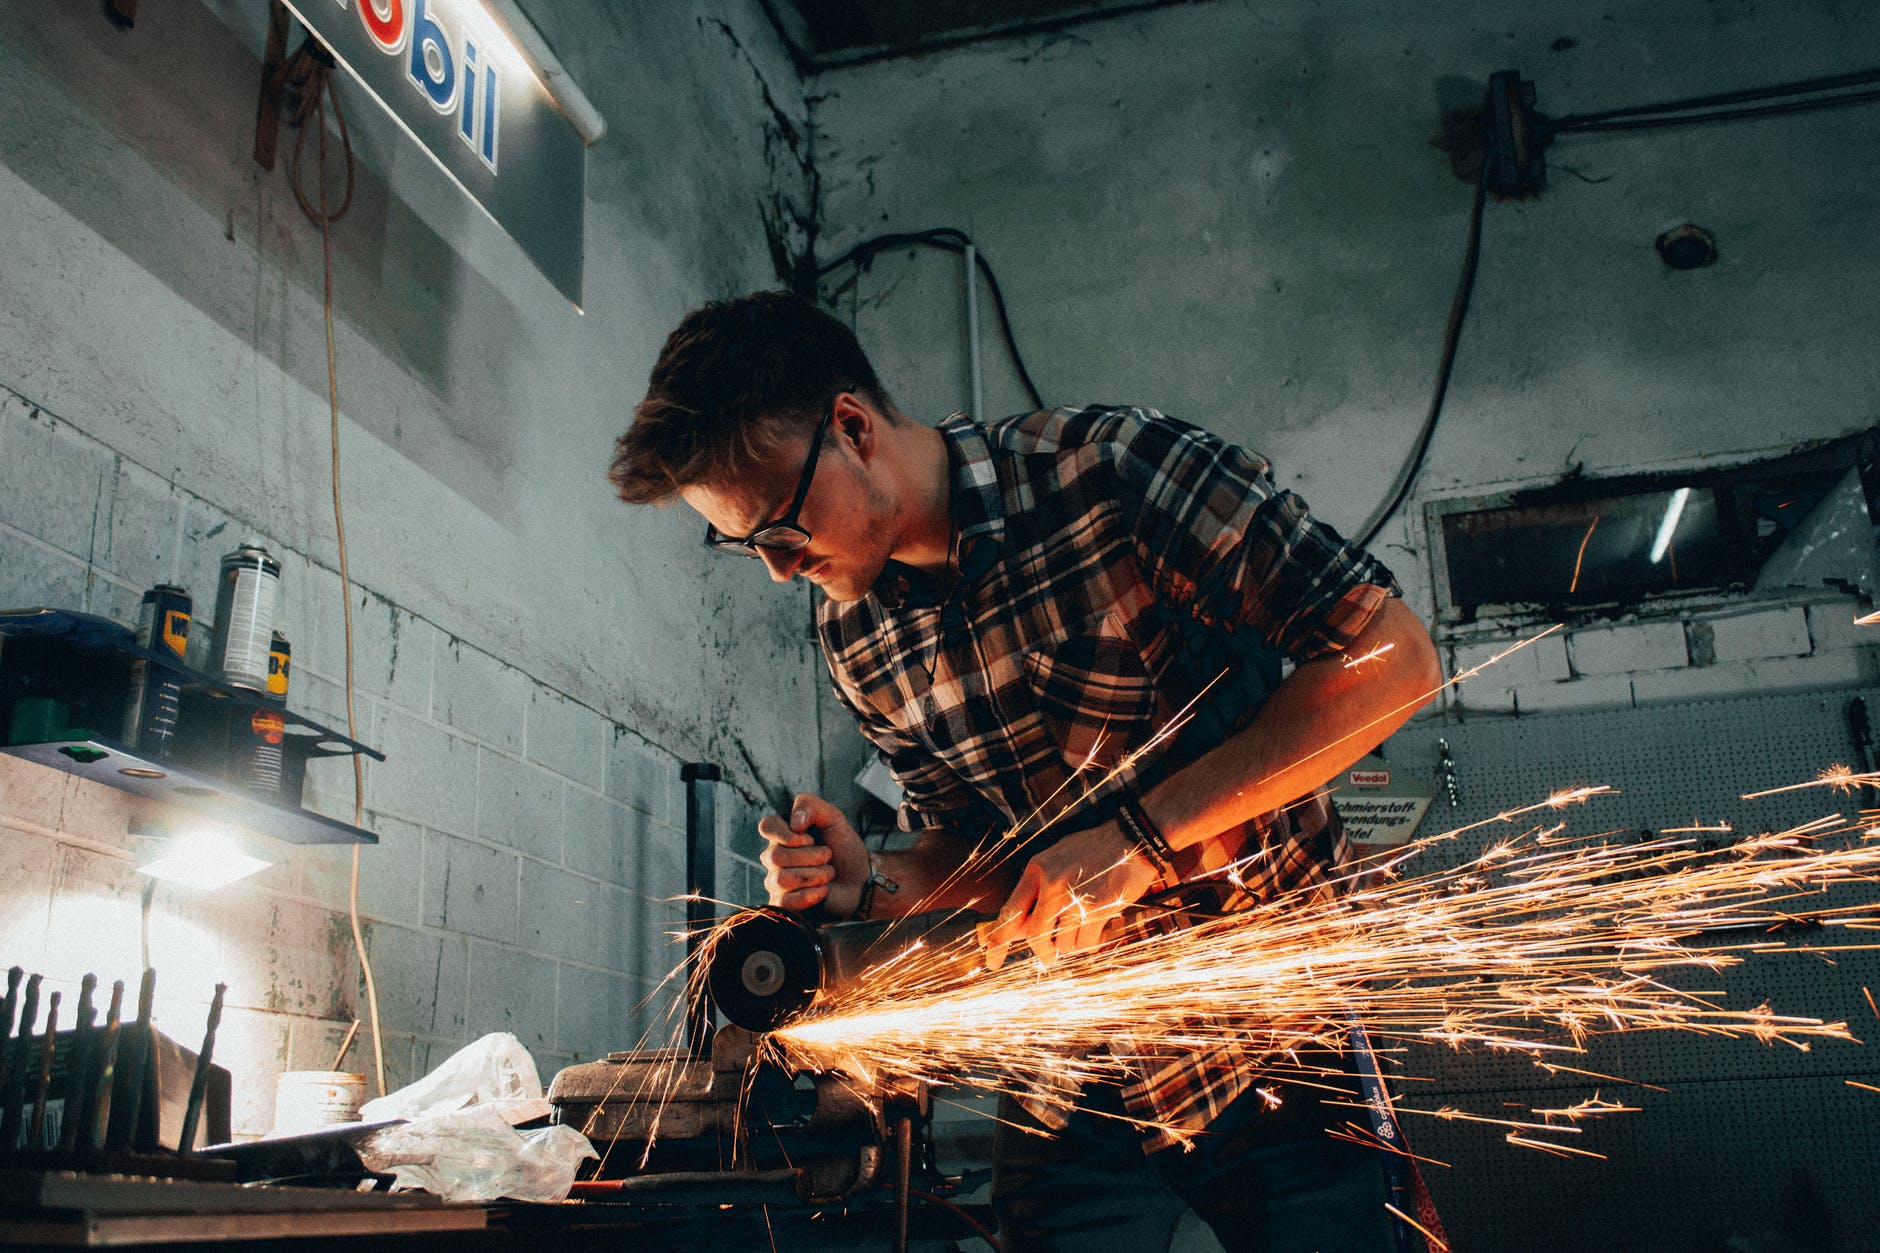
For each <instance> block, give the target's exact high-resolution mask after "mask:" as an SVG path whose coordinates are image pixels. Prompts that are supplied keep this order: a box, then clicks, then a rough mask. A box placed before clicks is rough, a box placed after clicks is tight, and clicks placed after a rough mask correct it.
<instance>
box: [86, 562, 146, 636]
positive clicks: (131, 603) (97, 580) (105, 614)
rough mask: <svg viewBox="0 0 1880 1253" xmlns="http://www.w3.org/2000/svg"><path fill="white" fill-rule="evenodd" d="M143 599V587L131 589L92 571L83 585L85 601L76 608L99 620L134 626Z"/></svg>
mask: <svg viewBox="0 0 1880 1253" xmlns="http://www.w3.org/2000/svg"><path fill="white" fill-rule="evenodd" d="M143 598H144V588H143V587H133V586H132V585H130V584H129V583H125V582H122V581H120V580H118V579H115V578H112V577H110V576H109V575H105V574H101V573H99V572H98V571H97V570H95V569H94V570H93V571H92V572H91V577H90V579H88V580H87V581H86V583H85V599H84V601H83V603H82V604H81V605H80V606H78V607H79V608H82V609H83V610H84V611H85V612H86V613H95V614H97V615H98V616H99V617H101V618H109V619H111V621H113V622H122V623H123V624H124V625H125V626H135V625H136V624H137V611H138V608H139V605H140V602H142V600H143Z"/></svg>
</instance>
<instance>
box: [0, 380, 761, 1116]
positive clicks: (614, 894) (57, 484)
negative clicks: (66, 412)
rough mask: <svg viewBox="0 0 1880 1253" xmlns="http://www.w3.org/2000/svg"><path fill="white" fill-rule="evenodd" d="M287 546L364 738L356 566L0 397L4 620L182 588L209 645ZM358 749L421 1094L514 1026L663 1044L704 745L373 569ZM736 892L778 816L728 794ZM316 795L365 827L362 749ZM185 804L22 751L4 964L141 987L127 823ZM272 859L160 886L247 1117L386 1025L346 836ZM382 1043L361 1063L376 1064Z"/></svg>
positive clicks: (572, 1056)
mask: <svg viewBox="0 0 1880 1253" xmlns="http://www.w3.org/2000/svg"><path fill="white" fill-rule="evenodd" d="M250 538H252V539H258V540H260V541H261V542H262V543H263V544H264V545H265V546H266V547H267V548H268V549H269V551H270V552H271V553H273V554H274V555H275V556H276V557H277V558H279V559H280V561H281V563H282V591H283V595H282V604H281V611H280V616H279V622H280V625H281V628H282V630H283V631H284V632H285V633H286V634H287V635H288V636H289V638H290V639H291V640H292V642H293V644H294V660H295V675H294V680H293V686H292V690H291V692H290V696H289V707H290V708H292V709H294V710H295V711H296V712H299V713H303V714H306V715H307V716H309V717H312V718H315V719H316V720H319V721H322V722H324V723H326V724H327V725H329V726H333V727H336V728H338V729H341V730H344V729H345V727H346V708H345V704H346V702H345V689H344V678H345V674H344V672H345V643H344V627H343V623H342V612H341V605H340V599H339V598H340V595H341V593H340V581H339V576H338V574H337V572H335V571H334V570H332V569H330V568H328V567H327V566H326V565H324V564H322V563H320V562H319V561H316V560H314V559H311V558H309V557H308V556H307V555H306V554H305V553H304V552H302V551H301V550H300V548H299V547H297V546H296V544H295V543H294V541H293V539H292V537H280V536H273V535H269V534H266V533H265V532H263V531H261V530H260V529H259V528H257V527H256V526H254V525H253V524H252V523H251V522H250V521H249V520H246V519H241V518H237V517H234V516H232V515H230V514H228V513H226V512H223V511H222V510H220V509H218V508H217V507H216V505H215V504H214V503H213V502H210V501H207V500H204V499H202V498H201V497H199V496H196V495H194V494H192V493H190V492H187V491H184V490H181V489H179V488H177V487H175V486H174V485H173V484H171V483H169V482H167V481H165V480H164V478H163V477H162V476H161V475H159V474H158V473H156V472H155V471H153V470H151V469H150V468H148V467H145V466H142V465H139V464H137V463H135V462H134V461H131V460H130V459H128V458H126V457H124V456H122V455H119V454H116V453H114V452H113V451H112V450H110V449H108V448H106V447H105V446H103V445H102V444H100V443H98V442H97V441H96V440H94V439H92V438H91V437H89V436H87V435H85V434H83V433H82V432H81V431H79V430H78V429H76V428H75V427H73V426H72V425H71V424H69V423H67V422H65V421H63V420H62V419H60V418H59V417H57V416H55V415H52V414H49V413H46V412H45V411H43V410H42V409H39V408H36V407H34V406H32V405H31V404H29V403H27V402H26V401H24V400H23V399H22V398H20V397H19V396H17V395H16V394H14V393H12V392H10V391H6V390H4V389H0V607H7V608H13V607H29V606H37V605H51V606H55V607H60V608H70V609H79V610H83V611H86V612H90V613H96V614H101V615H103V616H106V617H111V618H114V619H117V620H119V621H124V622H131V621H134V620H135V611H136V605H137V602H138V599H139V597H140V596H141V594H142V590H143V589H144V588H145V587H147V586H149V585H151V584H153V583H157V582H176V583H180V584H182V585H183V586H185V587H187V588H188V589H189V591H190V593H191V595H192V597H193V598H194V600H195V604H196V609H197V615H198V617H197V623H196V627H197V630H196V633H195V636H194V637H193V638H192V642H191V643H192V648H196V647H198V646H200V645H202V644H204V643H205V642H206V639H207V634H208V630H209V627H210V618H211V615H212V613H213V609H214V588H215V573H216V568H217V563H218V561H219V559H220V556H221V554H222V553H224V552H226V551H229V550H230V549H232V548H233V547H234V546H235V544H236V543H237V542H239V541H241V540H244V539H250ZM351 596H352V611H353V613H352V617H353V644H354V701H353V706H354V712H355V717H356V731H357V738H359V739H360V740H362V741H364V742H365V743H368V744H371V745H373V746H374V747H376V748H378V749H380V750H381V751H383V752H384V753H386V755H387V759H386V760H385V761H384V762H370V761H369V762H367V765H366V769H365V772H364V774H365V792H364V822H363V825H364V826H366V827H367V828H368V829H370V830H372V831H373V832H375V833H376V834H377V835H378V837H379V841H380V842H379V843H378V844H377V845H376V846H367V847H365V848H363V849H362V851H361V857H360V882H359V898H360V913H361V916H362V918H363V920H364V922H363V925H364V930H365V935H366V942H367V951H368V953H369V955H370V957H371V960H372V965H373V968H374V971H375V974H376V981H377V988H378V994H379V1003H380V1012H381V1020H382V1026H383V1036H382V1038H383V1041H384V1048H385V1062H386V1072H387V1073H386V1079H387V1083H388V1084H389V1085H392V1086H397V1085H399V1084H402V1083H405V1082H408V1081H410V1080H411V1079H413V1078H416V1077H417V1076H419V1075H421V1074H422V1073H424V1072H425V1071H426V1070H427V1069H429V1067H430V1066H431V1065H433V1064H435V1063H436V1062H437V1061H439V1060H441V1059H442V1058H443V1057H445V1056H447V1055H448V1054H449V1053H450V1052H451V1051H453V1050H455V1049H456V1048H457V1047H459V1046H460V1045H461V1044H463V1043H464V1042H465V1041H467V1040H469V1039H472V1038H474V1037H475V1036H477V1035H480V1034H482V1033H484V1032H487V1031H497V1030H504V1031H512V1032H514V1033H515V1034H516V1035H517V1036H518V1037H519V1038H520V1039H521V1040H522V1042H523V1044H524V1045H526V1046H527V1047H528V1048H529V1050H530V1051H531V1053H533V1054H534V1056H535V1058H536V1061H537V1064H538V1066H539V1067H540V1068H541V1069H542V1071H543V1072H544V1077H545V1078H546V1077H547V1076H548V1075H552V1073H553V1072H554V1070H555V1069H557V1068H558V1067H559V1066H561V1065H563V1064H566V1063H568V1062H571V1061H573V1060H576V1059H578V1058H589V1057H595V1056H599V1055H602V1054H604V1053H606V1052H608V1051H610V1050H614V1049H620V1048H627V1047H632V1046H634V1045H637V1044H640V1043H642V1042H643V1041H644V1040H646V1039H647V1038H648V1037H649V1035H650V1037H651V1038H652V1040H653V1042H655V1043H657V1042H661V1041H662V1040H663V1039H664V1038H665V1035H664V1033H665V1032H667V1031H668V1030H669V1023H668V1021H667V1017H666V1015H667V1011H668V1009H669V1007H670V1005H671V1003H672V997H673V993H674V990H675V988H676V984H674V983H672V982H665V983H663V984H662V980H664V979H665V976H666V975H667V973H668V972H669V971H671V970H672V968H673V967H674V966H675V965H676V964H677V963H678V961H679V960H680V957H681V955H682V945H679V944H675V943H672V942H671V937H672V936H674V935H677V934H679V933H680V931H681V924H682V923H683V920H684V907H683V905H682V904H679V903H676V899H675V898H677V897H679V895H680V894H681V893H682V892H683V891H684V890H685V886H686V885H685V882H684V877H685V875H684V871H685V848H684V825H685V797H684V790H683V785H682V784H681V783H680V781H679V767H680V764H681V763H680V758H679V756H678V755H676V754H675V753H674V752H673V751H671V750H669V749H668V748H666V747H664V746H662V745H660V744H658V743H655V742H653V741H651V740H649V739H648V738H646V737H645V736H642V735H641V734H639V733H637V732H636V731H635V730H634V729H632V728H630V727H627V726H625V725H622V724H621V723H619V722H616V721H613V720H610V719H609V718H607V717H605V716H604V715H602V714H601V713H599V712H597V711H595V710H594V709H592V708H590V707H589V706H587V705H585V704H583V703H582V702H580V701H578V700H575V699H573V698H571V697H569V696H568V695H566V694H565V693H562V692H559V691H557V690H555V689H554V688H552V687H550V686H548V685H546V684H544V683H542V682H541V681H539V680H538V679H537V678H535V677H533V676H531V675H530V674H528V673H527V672H526V671H525V670H523V669H520V668H518V667H516V666H514V665H511V664H509V663H507V662H505V661H503V660H500V659H498V658H496V657H493V656H491V655H490V654H489V653H487V652H484V651H482V650H479V649H477V648H475V647H473V646H471V645H469V644H466V643H464V642H463V641H461V640H458V639H456V638H454V637H453V636H451V635H450V634H449V633H447V632H446V631H444V630H442V629H441V628H439V627H438V626H437V625H436V624H434V623H432V622H431V621H429V620H428V619H427V618H425V617H422V616H420V615H418V614H415V613H412V612H411V611H409V610H407V609H405V608H403V607H402V606H400V605H399V604H398V603H396V601H395V600H393V599H391V598H389V597H387V596H386V595H383V594H381V593H380V592H378V591H377V590H374V589H367V588H360V587H358V586H356V585H355V586H354V587H353V588H352V591H351ZM715 800H716V802H717V804H716V809H717V813H718V830H717V832H716V833H715V834H716V838H717V839H718V840H719V843H720V846H721V847H720V858H719V869H720V876H719V883H718V886H717V892H716V895H717V896H718V897H719V899H721V900H724V901H727V902H730V903H734V904H737V903H746V902H749V901H751V900H753V899H756V898H759V897H761V895H762V882H761V874H760V873H759V872H757V870H756V868H755V865H754V863H753V862H752V861H751V860H750V858H751V857H752V856H754V853H755V848H754V845H753V844H752V841H753V840H754V839H755V822H756V817H757V815H758V813H759V807H758V806H757V805H755V804H754V803H753V802H751V801H749V800H747V799H745V798H744V797H742V796H741V795H740V794H739V793H738V792H737V790H736V788H735V786H733V785H730V784H719V785H718V786H717V789H716V794H715ZM304 803H305V804H306V805H307V807H309V808H311V809H315V810H318V811H319V812H322V813H325V814H328V815H330V816H333V817H337V818H340V819H342V820H345V821H351V820H352V817H353V771H352V766H351V763H350V760H349V759H337V758H336V759H328V760H325V761H316V762H314V763H312V765H311V767H310V770H309V776H308V781H307V788H306V793H305V796H304ZM185 819H186V815H185V814H184V813H182V812H180V811H176V810H173V809H170V808H167V807H162V806H157V805H154V804H153V803H151V802H147V801H144V800H142V799H140V798H136V797H133V796H130V795H129V794H126V793H121V792H118V791H115V790H114V789H110V788H106V787H102V786H100V785H97V784H92V783H89V782H86V781H83V780H79V779H75V778H73V777H71V776H67V775H64V774H61V773H59V772H57V771H53V770H50V769H48V768H45V767H42V766H38V765H35V764H33V763H28V762H23V761H19V760H17V759H14V758H9V757H4V756H0V964H12V963H19V964H21V965H23V966H25V967H27V968H28V969H30V970H35V971H40V972H42V973H44V974H46V975H47V976H48V977H50V978H51V979H53V980H54V983H53V984H52V985H51V986H54V987H61V988H63V989H64V990H65V991H66V993H67V995H68V997H70V996H75V995H76V989H77V981H78V979H79V977H80V975H82V974H83V973H85V972H86V971H92V972H94V973H97V974H99V976H100V977H101V978H102V979H104V980H105V981H106V982H107V983H108V982H109V981H110V980H111V979H114V978H123V979H125V980H126V981H127V982H129V983H130V984H131V985H132V987H133V989H134V987H135V982H136V978H137V974H138V971H139V970H140V969H141V967H142V962H143V957H142V954H141V953H140V945H139V919H138V897H139V893H140V892H141V891H142V888H143V884H144V880H143V879H142V877H141V876H139V875H138V874H137V873H136V872H135V860H136V857H137V855H138V853H139V852H140V851H141V850H142V848H143V847H144V842H143V837H133V836H132V835H130V834H129V831H128V828H129V827H130V826H131V825H133V824H137V825H140V826H141V825H143V824H144V823H145V822H148V821H151V820H161V821H165V822H168V823H170V824H172V825H176V824H180V823H181V822H183V821H184V820H185ZM272 851H273V852H274V853H275V854H277V855H278V860H277V862H276V864H275V865H273V866H272V867H271V868H270V869H268V870H267V871H264V872H262V873H261V874H260V875H259V876H257V877H255V878H253V879H249V880H244V881H242V882H240V883H237V884H234V885H231V886H230V887H227V888H224V889H221V890H220V891H218V892H217V893H215V894H214V895H213V896H212V897H206V898H205V897H203V896H201V895H199V894H194V893H189V892H185V891H182V890H180V889H173V888H171V887H169V886H167V885H165V886H163V887H161V888H160V889H159V890H158V891H157V893H156V896H155V899H154V902H153V906H152V910H151V922H150V953H149V960H150V962H151V964H153V965H154V966H155V967H156V968H157V970H158V999H157V1013H158V1018H159V1021H160V1023H161V1024H162V1025H163V1026H164V1028H165V1029H166V1030H168V1031H169V1032H170V1033H171V1034H173V1035H175V1036H176V1037H177V1038H179V1039H182V1040H184V1041H185V1042H188V1041H190V1040H191V1039H192V1038H194V1037H195V1036H196V1035H198V1034H199V1033H200V1031H201V1025H202V1020H203V1015H204V1012H205V1010H206V1007H207V1004H208V1001H209V998H210V995H211V991H212V985H213V983H214V982H215V981H216V980H217V979H221V980H226V981H227V982H228V984H229V993H228V1002H227V1003H228V1009H227V1012H226V1015H225V1019H224V1026H223V1029H222V1034H221V1039H220V1043H219V1044H218V1056H219V1057H221V1058H222V1059H223V1060H224V1061H225V1062H227V1063H228V1064H230V1065H231V1066H233V1067H234V1068H235V1073H236V1074H237V1075H239V1076H240V1082H239V1083H238V1085H237V1106H238V1108H237V1118H236V1129H237V1131H238V1133H240V1134H243V1135H254V1134H260V1133H262V1132H265V1131H266V1130H267V1129H268V1127H269V1126H270V1125H271V1121H272V1099H273V1082H274V1077H275V1076H276V1075H278V1074H279V1073H280V1072H281V1071H282V1070H287V1069H307V1068H312V1069H324V1068H326V1067H328V1066H330V1065H331V1063H332V1060H333V1056H334V1053H335V1052H336V1050H337V1048H338V1044H339V1041H340V1039H341V1037H342V1036H343V1034H344V1032H345V1030H346V1028H347V1027H348V1026H349V1025H350V1023H351V1021H352V1019H353V1018H354V1017H361V1018H363V1017H365V1016H366V1000H365V996H364V991H363V984H362V982H361V977H360V970H359V963H358V959H357V955H356V953H355V950H354V945H353V940H352V935H351V928H350V925H349V923H348V919H347V896H348V892H349V879H350V867H351V850H350V849H349V848H347V847H337V846H311V847H301V846H294V845H288V844H280V843H274V844H272ZM369 1061H370V1044H369V1039H368V1038H366V1037H363V1036H362V1038H361V1039H360V1041H359V1042H358V1043H357V1044H356V1045H355V1046H354V1051H353V1052H352V1053H351V1055H350V1057H349V1059H348V1065H349V1066H350V1067H352V1068H355V1069H362V1070H369V1069H370V1065H369Z"/></svg>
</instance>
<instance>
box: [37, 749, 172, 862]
mask: <svg viewBox="0 0 1880 1253" xmlns="http://www.w3.org/2000/svg"><path fill="white" fill-rule="evenodd" d="M150 809H151V805H150V802H148V801H145V800H142V799H140V798H138V797H135V796H132V795H131V794H130V793H128V792H121V791H119V790H118V789H116V788H113V787H106V786H104V785H103V784H102V783H92V782H89V781H88V780H85V779H80V778H77V777H76V776H73V775H69V774H66V773H65V772H64V771H63V770H54V769H53V768H52V767H50V766H42V765H39V764H38V763H37V762H31V761H22V760H20V759H19V758H17V757H8V756H4V755H0V815H4V816H5V817H6V818H9V819H11V820H12V821H13V822H15V823H18V824H21V825H24V826H25V827H27V828H28V829H30V830H35V831H37V832H38V833H39V834H41V835H58V834H63V833H67V832H69V833H71V834H74V835H78V836H81V837H83V838H84V840H85V841H86V842H87V843H88V844H92V845H108V846H110V847H112V848H122V849H128V848H130V847H131V844H132V837H131V835H130V833H129V832H128V831H127V830H126V828H127V827H128V826H129V824H130V820H131V819H132V818H133V817H139V816H143V815H145V814H147V813H148V812H149V811H150Z"/></svg>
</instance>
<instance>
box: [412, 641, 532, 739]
mask: <svg viewBox="0 0 1880 1253" xmlns="http://www.w3.org/2000/svg"><path fill="white" fill-rule="evenodd" d="M529 687H530V683H529V678H528V676H527V675H525V674H523V673H522V671H520V670H517V669H516V668H515V667H513V666H508V665H505V664H503V663H502V662H500V661H498V660H497V659H496V658H494V657H492V656H490V655H489V654H488V653H486V652H484V651H483V650H481V649H479V648H473V647H471V646H470V645H468V644H465V643H464V642H463V641H461V640H457V639H452V638H449V637H446V638H445V639H444V640H443V641H442V643H441V646H440V647H439V648H438V650H437V654H436V657H435V658H434V659H433V663H432V666H431V717H432V719H433V720H434V721H437V722H441V723H443V724H444V725H446V726H448V727H451V728H453V729H454V730H456V731H458V732H460V733H462V734H464V735H468V736H471V737H473V738H475V739H479V740H482V741H484V742H485V743H487V744H493V745H495V746H496V747H498V748H500V749H502V750H503V751H504V752H507V753H520V752H522V732H523V720H524V717H525V715H526V712H527V710H528V706H529Z"/></svg>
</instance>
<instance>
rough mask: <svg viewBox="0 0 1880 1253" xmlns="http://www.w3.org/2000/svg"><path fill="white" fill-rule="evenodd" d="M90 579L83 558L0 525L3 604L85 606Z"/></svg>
mask: <svg viewBox="0 0 1880 1253" xmlns="http://www.w3.org/2000/svg"><path fill="white" fill-rule="evenodd" d="M88 581H89V579H88V575H87V570H86V567H85V563H84V562H83V561H82V560H80V559H79V558H77V557H73V556H71V555H69V554H67V553H62V552H59V551H58V550H56V549H53V548H50V547H48V546H46V545H45V544H43V543H41V542H40V541H38V540H35V539H29V538H28V537H27V536H25V535H24V534H22V533H20V532H19V531H16V530H13V529H11V528H0V606H3V607H5V608H8V609H35V608H38V607H39V606H41V605H44V606H46V607H47V608H50V609H83V608H84V607H85V592H86V584H87V583H88ZM127 625H128V624H127Z"/></svg>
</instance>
